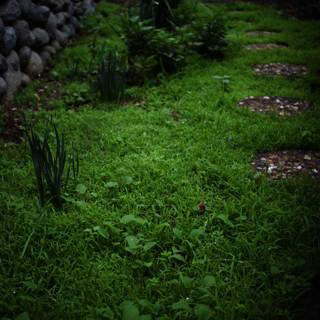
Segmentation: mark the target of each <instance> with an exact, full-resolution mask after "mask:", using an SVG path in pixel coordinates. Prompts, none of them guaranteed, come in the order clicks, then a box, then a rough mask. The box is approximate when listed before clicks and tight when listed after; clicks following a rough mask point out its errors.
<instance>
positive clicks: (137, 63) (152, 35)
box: [123, 16, 186, 74]
mask: <svg viewBox="0 0 320 320" xmlns="http://www.w3.org/2000/svg"><path fill="white" fill-rule="evenodd" d="M123 29H124V32H125V42H126V44H127V50H128V64H129V69H130V73H131V74H137V73H139V69H140V71H141V72H143V73H144V74H148V73H154V72H160V71H162V72H166V73H173V72H176V71H177V70H179V69H180V68H181V66H182V65H183V63H184V60H185V56H186V45H185V44H184V43H183V42H182V41H181V40H182V37H181V36H180V34H179V33H173V32H169V31H166V30H164V29H158V28H155V27H154V26H152V25H151V24H150V21H148V20H144V21H142V20H141V19H140V18H139V17H138V16H129V17H128V18H127V20H124V28H123Z"/></svg>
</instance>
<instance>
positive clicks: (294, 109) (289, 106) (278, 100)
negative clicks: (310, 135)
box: [238, 96, 310, 116]
mask: <svg viewBox="0 0 320 320" xmlns="http://www.w3.org/2000/svg"><path fill="white" fill-rule="evenodd" d="M238 106H239V107H244V108H248V109H249V110H251V111H254V112H276V113H277V114H279V115H280V116H284V115H288V116H290V115H294V114H296V113H298V112H300V111H304V110H306V109H307V108H309V107H310V103H308V102H307V101H300V100H296V99H293V98H288V97H277V96H273V97H268V96H264V97H249V98H246V99H243V100H241V101H240V102H239V103H238Z"/></svg>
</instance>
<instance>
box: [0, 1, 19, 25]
mask: <svg viewBox="0 0 320 320" xmlns="http://www.w3.org/2000/svg"><path fill="white" fill-rule="evenodd" d="M20 15H21V9H20V5H19V3H18V1H17V0H4V1H3V0H2V1H1V3H0V17H2V19H3V21H5V22H12V21H14V20H17V19H18V18H19V17H20Z"/></svg>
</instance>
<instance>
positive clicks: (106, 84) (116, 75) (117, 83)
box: [94, 46, 125, 102]
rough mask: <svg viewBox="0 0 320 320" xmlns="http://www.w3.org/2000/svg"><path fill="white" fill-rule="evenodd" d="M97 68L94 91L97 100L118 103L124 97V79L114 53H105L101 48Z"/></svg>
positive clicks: (103, 48)
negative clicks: (97, 97) (96, 93)
mask: <svg viewBox="0 0 320 320" xmlns="http://www.w3.org/2000/svg"><path fill="white" fill-rule="evenodd" d="M98 55H99V58H98V59H99V60H98V67H97V75H96V81H95V84H94V88H95V90H96V91H97V92H98V95H99V98H100V99H101V100H103V101H105V102H113V101H115V102H120V100H121V99H122V98H123V96H124V91H125V78H124V73H123V72H122V71H121V70H120V66H119V60H118V58H117V55H116V53H115V52H113V51H110V52H106V50H105V47H104V46H103V47H101V49H100V53H99V54H98Z"/></svg>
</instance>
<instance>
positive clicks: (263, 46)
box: [245, 43, 288, 51]
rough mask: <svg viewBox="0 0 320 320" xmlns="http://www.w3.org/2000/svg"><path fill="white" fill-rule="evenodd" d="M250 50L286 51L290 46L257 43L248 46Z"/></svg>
mask: <svg viewBox="0 0 320 320" xmlns="http://www.w3.org/2000/svg"><path fill="white" fill-rule="evenodd" d="M245 48H246V49H248V50H252V51H255V50H270V49H286V48H288V45H286V44H279V43H255V44H248V45H246V46H245Z"/></svg>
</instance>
